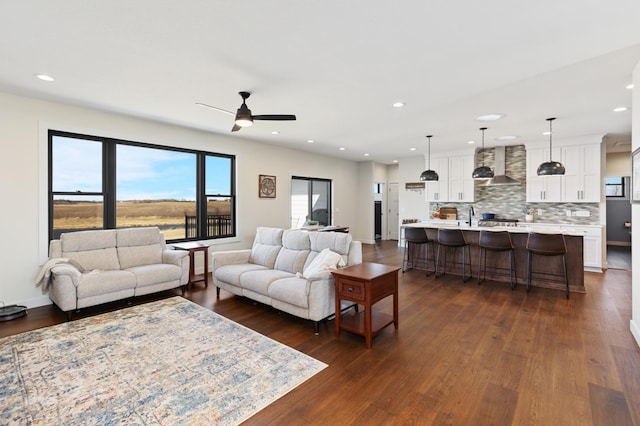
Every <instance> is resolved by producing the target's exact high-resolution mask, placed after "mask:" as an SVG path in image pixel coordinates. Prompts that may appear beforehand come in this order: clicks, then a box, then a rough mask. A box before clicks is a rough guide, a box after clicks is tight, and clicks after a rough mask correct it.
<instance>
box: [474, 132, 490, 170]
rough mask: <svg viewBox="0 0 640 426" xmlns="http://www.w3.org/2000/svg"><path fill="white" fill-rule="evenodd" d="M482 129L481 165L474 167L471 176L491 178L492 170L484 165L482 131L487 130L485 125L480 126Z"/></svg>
mask: <svg viewBox="0 0 640 426" xmlns="http://www.w3.org/2000/svg"><path fill="white" fill-rule="evenodd" d="M480 130H481V131H482V166H480V167H476V168H475V170H474V171H473V173H472V174H471V177H473V178H474V179H477V180H480V179H491V178H492V177H493V170H491V169H490V168H489V167H487V166H485V165H484V131H485V130H487V128H486V127H480Z"/></svg>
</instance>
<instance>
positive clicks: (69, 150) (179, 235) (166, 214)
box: [49, 130, 236, 242]
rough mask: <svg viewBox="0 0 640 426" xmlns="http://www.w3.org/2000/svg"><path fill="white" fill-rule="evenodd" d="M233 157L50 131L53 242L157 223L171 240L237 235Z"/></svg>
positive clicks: (50, 231) (50, 193)
mask: <svg viewBox="0 0 640 426" xmlns="http://www.w3.org/2000/svg"><path fill="white" fill-rule="evenodd" d="M234 174H235V157H234V156H232V155H224V154H216V153H211V152H203V151H194V150H187V149H179V148H173V147H166V146H160V145H153V144H145V143H138V142H132V141H125V140H119V139H112V138H101V137H96V136H89V135H80V134H73V133H68V132H60V131H56V130H50V131H49V239H53V238H59V236H60V234H61V233H63V232H69V231H78V230H87V229H110V228H124V227H136V226H158V227H159V228H160V230H161V231H162V232H163V233H164V235H165V239H166V240H167V241H174V242H175V241H186V240H195V239H211V238H223V237H231V236H235V234H236V231H235V211H234V206H235V188H234V179H233V176H234Z"/></svg>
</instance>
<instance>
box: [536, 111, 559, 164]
mask: <svg viewBox="0 0 640 426" xmlns="http://www.w3.org/2000/svg"><path fill="white" fill-rule="evenodd" d="M553 120H555V117H552V118H547V121H548V122H549V161H547V162H546V163H542V164H540V166H539V167H538V176H552V175H563V174H564V166H563V165H562V163H560V162H558V161H553V160H551V155H552V153H553V146H552V144H551V139H552V136H551V135H552V129H551V123H552V122H553Z"/></svg>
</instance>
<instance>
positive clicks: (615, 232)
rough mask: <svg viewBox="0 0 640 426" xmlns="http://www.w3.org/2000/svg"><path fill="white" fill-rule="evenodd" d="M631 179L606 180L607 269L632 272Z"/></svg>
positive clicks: (624, 177)
mask: <svg viewBox="0 0 640 426" xmlns="http://www.w3.org/2000/svg"><path fill="white" fill-rule="evenodd" d="M630 188H631V178H630V177H629V176H614V177H607V178H605V194H606V199H607V201H606V202H607V267H608V268H611V269H626V270H631V203H630V200H629V194H630Z"/></svg>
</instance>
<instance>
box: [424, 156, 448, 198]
mask: <svg viewBox="0 0 640 426" xmlns="http://www.w3.org/2000/svg"><path fill="white" fill-rule="evenodd" d="M426 167H428V165H426ZM431 170H434V171H435V172H436V173H438V180H437V181H431V182H425V189H426V191H425V192H426V194H427V201H428V202H434V201H435V202H444V201H449V159H448V158H446V157H444V158H432V159H431Z"/></svg>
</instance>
